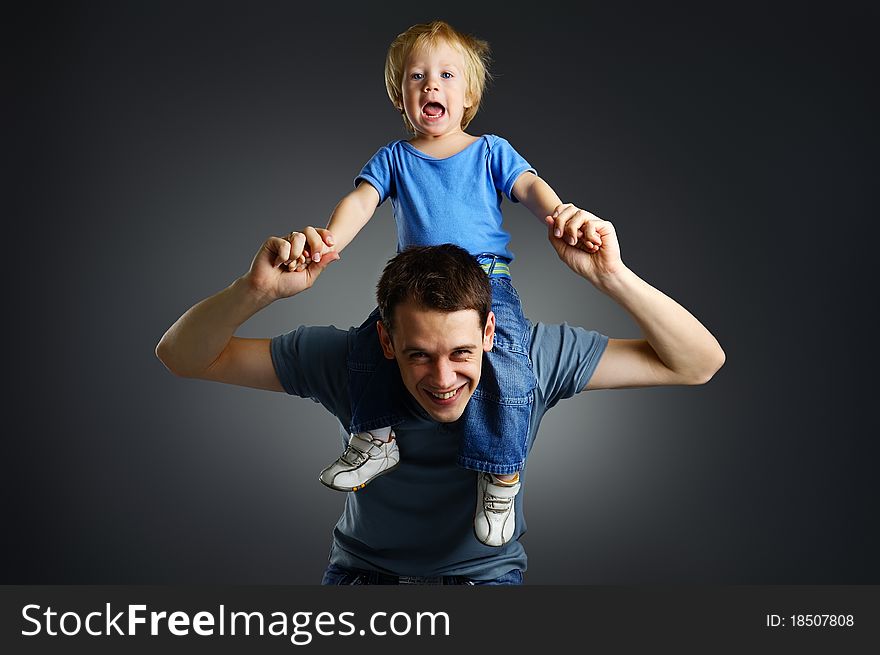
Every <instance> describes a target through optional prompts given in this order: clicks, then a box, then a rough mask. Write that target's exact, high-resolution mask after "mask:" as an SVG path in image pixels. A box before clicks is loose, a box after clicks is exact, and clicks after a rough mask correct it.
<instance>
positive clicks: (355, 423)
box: [319, 309, 403, 491]
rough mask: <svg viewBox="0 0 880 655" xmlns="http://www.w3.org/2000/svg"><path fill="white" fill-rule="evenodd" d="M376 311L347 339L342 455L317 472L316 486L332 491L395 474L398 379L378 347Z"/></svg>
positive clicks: (397, 461)
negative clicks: (347, 411) (347, 406)
mask: <svg viewBox="0 0 880 655" xmlns="http://www.w3.org/2000/svg"><path fill="white" fill-rule="evenodd" d="M378 320H379V311H378V309H376V310H373V312H372V313H371V314H370V316H369V317H368V318H367V320H366V321H364V322H363V323H362V324H361V326H360V327H359V328H357V330H355V331H354V332H353V333H352V335H351V337H350V338H351V346H350V348H349V355H348V380H349V398H350V399H351V421H350V423H349V432H350V435H351V436H350V437H349V441H348V445H347V447H346V449H345V452H343V453H342V455H341V456H340V457H339V458H338V459H337V460H336V461H334V462H333V463H332V464H330V465H329V466H328V467H327V468H325V469H324V470H323V471H321V475H320V476H319V480H320V481H321V482H322V483H323V484H324V485H326V486H328V487H330V488H331V489H336V490H337V491H357V490H358V489H362V488H363V487H364V486H366V484H367V483H369V482H370V481H372V480H374V479H375V478H376V477H378V476H380V475H383V474H385V473H390V472H391V471H393V470H394V469H395V468H397V466H398V464H399V462H400V451H399V450H398V448H397V441H396V439H395V438H394V431H393V429H392V426H393V425H396V424H398V423H400V422H401V421H402V420H403V417H402V416H401V415H400V413H399V411H397V409H396V403H395V402H394V398H395V395H396V394H398V393H399V387H400V386H401V385H400V382H399V377H400V373H399V371H398V370H397V367H396V366H394V363H393V362H389V360H387V359H385V357H384V355H383V354H382V349H381V346H380V345H379V337H378V333H377V331H376V321H378Z"/></svg>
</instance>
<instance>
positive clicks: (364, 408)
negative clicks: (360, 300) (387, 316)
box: [347, 308, 405, 433]
mask: <svg viewBox="0 0 880 655" xmlns="http://www.w3.org/2000/svg"><path fill="white" fill-rule="evenodd" d="M379 320H381V317H380V315H379V309H378V308H376V309H374V310H373V312H372V313H371V314H370V316H369V317H368V318H367V320H366V321H364V322H363V323H362V324H361V326H360V327H359V328H357V329H356V330H354V331H353V332H352V333H351V334H350V336H349V349H348V360H347V363H348V391H349V398H351V423H350V424H349V428H348V429H349V432H352V433H358V432H366V431H367V430H374V429H376V428H384V427H388V426H393V425H397V424H399V423H402V422H403V420H404V418H403V416H402V413H401V410H400V409H399V403H400V398H402V395H401V394H402V393H405V391H404V388H403V383H402V382H401V380H400V369H399V368H398V367H397V362H396V361H394V360H393V359H386V358H385V355H384V353H383V352H382V346H381V344H380V343H379V333H378V331H377V330H376V322H377V321H379Z"/></svg>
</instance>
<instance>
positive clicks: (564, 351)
mask: <svg viewBox="0 0 880 655" xmlns="http://www.w3.org/2000/svg"><path fill="white" fill-rule="evenodd" d="M532 337H533V340H532V364H533V366H534V369H535V377H536V378H537V381H538V388H539V389H540V391H541V393H543V395H544V399H545V406H546V407H547V409H549V408H551V407H553V406H554V405H555V404H556V403H557V402H559V401H560V400H562V399H564V398H571V397H572V396H573V395H575V394H576V393H578V392H579V391H581V390H583V388H584V387H586V386H587V383H588V382H589V381H590V378H591V377H592V376H593V371H595V370H596V366H597V365H598V363H599V360H600V359H601V357H602V353H604V352H605V347H606V346H607V345H608V337H606V336H605V335H604V334H600V333H598V332H596V331H594V330H585V329H584V328H581V327H576V326H573V325H569V324H568V323H562V324H561V325H546V324H544V323H538V324H537V325H536V326H535V327H534V328H533V335H532Z"/></svg>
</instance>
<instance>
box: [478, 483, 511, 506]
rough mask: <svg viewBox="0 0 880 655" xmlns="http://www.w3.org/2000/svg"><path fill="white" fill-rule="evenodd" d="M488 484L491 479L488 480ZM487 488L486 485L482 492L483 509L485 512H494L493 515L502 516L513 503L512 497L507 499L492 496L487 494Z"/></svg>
mask: <svg viewBox="0 0 880 655" xmlns="http://www.w3.org/2000/svg"><path fill="white" fill-rule="evenodd" d="M489 484H491V478H490V479H489ZM488 486H489V485H488V484H487V485H486V487H487V488H486V489H484V490H483V509H485V510H486V511H487V512H494V513H495V514H503V513H504V512H506V511H507V510H508V509H510V503H511V502H513V496H511V497H509V498H502V497H501V496H494V495H492V494H491V493H489V491H488Z"/></svg>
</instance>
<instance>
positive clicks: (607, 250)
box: [547, 212, 626, 285]
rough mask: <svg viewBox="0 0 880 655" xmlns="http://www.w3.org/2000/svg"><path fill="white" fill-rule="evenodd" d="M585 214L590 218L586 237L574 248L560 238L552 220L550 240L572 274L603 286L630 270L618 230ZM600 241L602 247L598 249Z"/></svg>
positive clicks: (550, 222) (548, 230) (582, 226)
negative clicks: (609, 280)
mask: <svg viewBox="0 0 880 655" xmlns="http://www.w3.org/2000/svg"><path fill="white" fill-rule="evenodd" d="M583 213H584V214H587V216H588V219H587V220H586V221H585V222H584V223H583V224H582V225H581V232H582V233H583V237H582V238H580V239H579V240H576V241H575V244H574V245H571V244H569V243H568V242H567V241H566V239H563V238H560V237H558V236H556V227H555V223H554V222H553V221H552V220H551V219H550V217H549V216H548V217H547V236H548V238H549V239H550V244H551V245H552V246H553V248H554V250H556V254H557V255H559V258H560V259H561V260H562V261H563V262H565V264H566V265H567V266H568V267H569V268H571V270H573V271H574V272H575V273H577V274H578V275H581V276H583V277H584V278H586V279H587V280H589V281H590V282H592V283H593V284H595V285H599V284H600V283H601V282H602V281H603V279H605V280H607V279H609V278H610V277H612V276H614V275H616V274H618V273H619V272H621V271H622V270H624V269H625V268H626V267H625V266H624V264H623V261H622V260H621V257H620V245H619V243H618V241H617V233H616V231H615V229H614V226H613V225H612V224H611V223H610V222H609V221H605V220H602V219H601V218H599V217H598V216H594V215H593V214H590V213H589V212H583ZM596 241H599V243H601V244H602V245H601V246H599V247H596V245H595V243H596Z"/></svg>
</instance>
